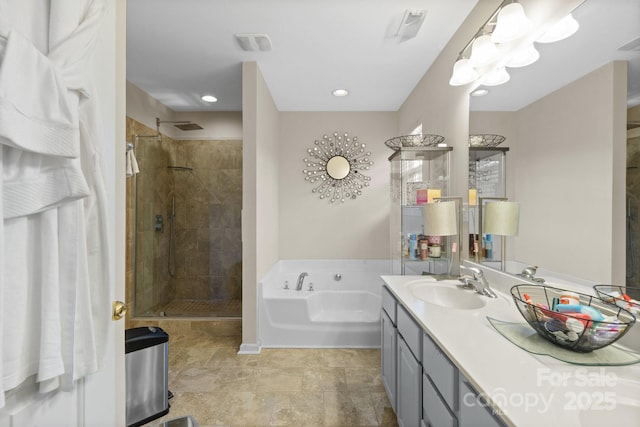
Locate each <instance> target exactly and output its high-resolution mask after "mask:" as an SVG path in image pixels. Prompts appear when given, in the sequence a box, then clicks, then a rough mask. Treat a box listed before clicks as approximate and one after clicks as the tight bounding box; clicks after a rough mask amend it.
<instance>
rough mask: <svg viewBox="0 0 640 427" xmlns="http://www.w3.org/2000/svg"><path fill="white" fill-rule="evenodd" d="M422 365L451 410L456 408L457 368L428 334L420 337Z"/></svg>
mask: <svg viewBox="0 0 640 427" xmlns="http://www.w3.org/2000/svg"><path fill="white" fill-rule="evenodd" d="M422 346H423V354H422V366H423V368H424V371H425V373H426V374H427V375H428V376H429V378H431V381H433V384H435V386H436V388H437V389H438V391H440V394H441V395H442V397H443V399H444V400H445V401H446V402H447V405H449V408H451V410H452V411H456V410H457V409H458V405H457V397H458V369H457V368H456V367H455V366H454V365H453V363H451V362H450V361H449V359H448V358H447V356H445V355H444V354H443V353H442V351H440V348H438V346H437V345H436V343H434V342H433V341H432V340H431V338H430V337H429V335H427V334H424V336H423V337H422Z"/></svg>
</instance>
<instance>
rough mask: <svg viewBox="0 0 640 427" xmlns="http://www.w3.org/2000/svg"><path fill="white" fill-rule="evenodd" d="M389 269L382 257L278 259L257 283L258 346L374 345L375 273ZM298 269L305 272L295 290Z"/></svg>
mask: <svg viewBox="0 0 640 427" xmlns="http://www.w3.org/2000/svg"><path fill="white" fill-rule="evenodd" d="M390 267H391V265H390V262H389V261H388V260H283V261H278V262H277V263H276V264H275V265H274V266H273V267H272V268H271V270H270V271H269V273H268V274H267V275H266V276H265V277H264V278H263V280H261V281H260V283H259V286H258V338H259V341H260V345H261V346H262V347H306V348H320V347H333V348H335V347H354V348H356V347H357V348H377V347H380V305H381V300H380V292H381V289H382V284H383V281H382V279H381V278H380V276H381V275H383V274H389V273H390ZM302 272H306V273H308V276H307V277H305V279H304V287H303V289H302V290H300V291H297V290H296V289H295V288H296V282H297V279H298V276H299V275H300V273H302ZM337 274H339V275H340V276H341V279H340V280H336V275H337ZM285 282H287V283H288V287H289V289H284V287H285ZM311 283H313V290H312V291H311V290H309V285H310V284H311Z"/></svg>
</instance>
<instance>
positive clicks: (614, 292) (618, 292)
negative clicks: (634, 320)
mask: <svg viewBox="0 0 640 427" xmlns="http://www.w3.org/2000/svg"><path fill="white" fill-rule="evenodd" d="M593 289H595V291H596V294H597V295H598V297H600V299H602V300H604V301H606V302H608V303H610V304H614V305H617V306H618V307H621V308H624V309H625V310H627V311H630V312H631V314H633V315H634V316H636V317H637V316H640V288H638V287H634V286H616V285H595V286H594V287H593Z"/></svg>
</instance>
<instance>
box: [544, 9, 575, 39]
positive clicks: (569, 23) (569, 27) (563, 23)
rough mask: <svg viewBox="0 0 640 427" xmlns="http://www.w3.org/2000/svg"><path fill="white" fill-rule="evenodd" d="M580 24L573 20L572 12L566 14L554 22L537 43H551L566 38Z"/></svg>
mask: <svg viewBox="0 0 640 427" xmlns="http://www.w3.org/2000/svg"><path fill="white" fill-rule="evenodd" d="M578 28H580V24H579V23H578V21H576V20H575V18H574V17H573V15H572V14H568V15H567V16H565V17H564V18H562V19H561V20H559V21H558V22H556V23H555V24H554V25H553V26H552V27H551V28H549V29H548V30H547V32H546V33H544V34H543V35H542V36H541V37H540V38H539V39H538V40H536V41H537V42H538V43H553V42H557V41H560V40H562V39H566V38H567V37H569V36H571V35H572V34H573V33H575V32H576V31H578Z"/></svg>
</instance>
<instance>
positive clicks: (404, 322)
mask: <svg viewBox="0 0 640 427" xmlns="http://www.w3.org/2000/svg"><path fill="white" fill-rule="evenodd" d="M397 316H398V324H397V326H398V333H399V334H400V335H402V338H404V340H405V342H406V343H407V345H408V346H409V348H410V349H411V352H412V353H413V355H414V356H415V358H416V359H418V362H420V361H421V360H422V328H421V327H420V326H418V324H417V323H416V322H415V320H413V317H411V315H409V313H407V311H406V310H405V309H404V307H402V306H401V305H398V313H397Z"/></svg>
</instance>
